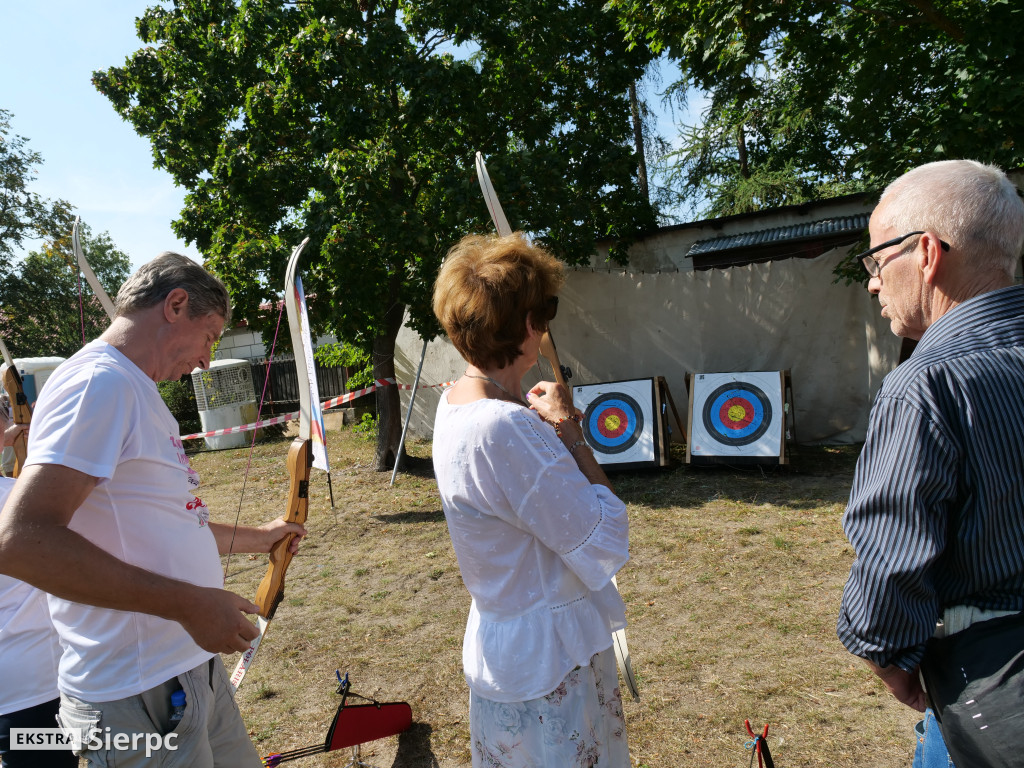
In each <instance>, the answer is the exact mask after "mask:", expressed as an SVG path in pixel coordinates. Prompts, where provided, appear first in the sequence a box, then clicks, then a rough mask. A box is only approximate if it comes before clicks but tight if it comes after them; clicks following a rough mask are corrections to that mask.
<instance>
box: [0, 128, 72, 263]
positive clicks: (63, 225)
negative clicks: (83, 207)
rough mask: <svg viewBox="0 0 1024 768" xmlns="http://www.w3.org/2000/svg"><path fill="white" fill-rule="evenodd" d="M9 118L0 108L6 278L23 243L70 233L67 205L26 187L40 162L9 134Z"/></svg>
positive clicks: (1, 258) (0, 227) (0, 245)
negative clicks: (15, 254) (15, 252)
mask: <svg viewBox="0 0 1024 768" xmlns="http://www.w3.org/2000/svg"><path fill="white" fill-rule="evenodd" d="M12 117H13V115H12V114H11V113H10V112H8V111H7V110H5V109H0V275H7V274H8V273H9V271H10V269H11V262H12V259H13V257H14V251H15V249H18V248H20V247H21V245H22V244H23V243H24V241H25V240H33V239H37V238H40V239H44V240H53V239H56V238H58V237H60V236H61V235H63V234H65V233H66V232H70V231H71V221H72V217H71V206H70V204H68V203H67V202H65V201H64V200H53V201H50V200H47V199H45V198H43V197H40V196H39V194H37V193H36V192H33V191H32V190H31V189H30V188H29V186H30V184H31V182H32V179H33V177H34V176H35V173H36V171H35V169H36V167H37V166H39V165H41V164H42V162H43V159H42V156H41V155H40V154H39V153H38V152H32V151H30V150H29V149H28V147H27V143H28V140H27V139H25V138H24V137H22V136H18V135H17V134H15V133H12V132H11V118H12Z"/></svg>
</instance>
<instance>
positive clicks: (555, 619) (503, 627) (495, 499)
mask: <svg viewBox="0 0 1024 768" xmlns="http://www.w3.org/2000/svg"><path fill="white" fill-rule="evenodd" d="M433 457H434V473H435V474H436V476H437V485H438V490H439V491H440V494H441V505H442V506H443V508H444V514H445V518H446V519H447V521H448V530H449V533H450V534H451V539H452V546H453V547H454V549H455V554H456V556H457V557H458V560H459V570H460V571H461V573H462V580H463V582H464V583H465V584H466V588H467V589H468V590H469V593H470V595H472V597H473V602H472V605H471V606H470V611H469V621H468V623H467V625H466V636H465V640H464V643H463V649H462V664H463V669H464V672H465V675H466V681H467V682H468V683H469V686H470V687H471V688H472V689H473V690H474V691H475V692H477V693H478V694H480V695H481V696H483V697H485V698H487V699H491V700H493V701H500V702H516V701H528V700H530V699H535V698H538V697H539V696H544V695H546V694H548V693H550V692H551V691H553V690H554V689H555V688H556V687H557V686H558V684H559V683H560V682H561V681H562V678H564V677H565V676H566V675H567V674H568V673H569V672H570V671H571V670H572V669H573V668H574V667H576V666H582V665H586V664H587V663H589V661H590V657H591V656H593V655H594V654H595V653H597V652H598V651H602V650H604V649H606V648H608V647H610V646H611V644H612V638H611V633H612V632H614V631H616V630H619V629H622V628H623V627H625V626H626V618H625V608H624V606H623V603H622V598H621V597H619V593H618V591H617V590H616V589H615V586H614V585H613V584H612V583H611V578H612V576H614V575H615V573H616V572H617V571H618V570H619V569H620V568H621V567H622V566H623V565H624V564H625V563H626V561H627V560H628V559H629V551H628V529H629V523H628V519H627V516H626V505H625V504H623V503H622V501H620V500H619V499H618V498H617V497H616V496H615V495H614V494H613V493H612V492H611V491H610V490H608V489H607V488H605V487H604V486H602V485H591V484H590V482H589V481H588V480H587V479H586V478H585V477H584V476H583V474H582V473H581V472H580V470H579V468H578V467H577V466H576V461H575V460H574V459H573V457H572V455H571V454H570V453H569V451H568V450H566V448H565V446H564V445H562V442H561V441H560V440H559V439H558V437H557V436H556V435H555V432H554V430H553V429H552V428H551V426H550V425H548V424H545V423H544V422H543V421H542V420H541V418H540V416H539V415H538V414H537V413H536V412H535V411H531V410H529V409H527V408H524V407H522V406H521V405H516V404H514V403H509V402H504V401H501V400H491V399H484V400H477V401H474V402H472V403H467V404H465V405H451V404H449V403H448V393H447V392H445V393H444V394H443V395H442V396H441V401H440V403H439V404H438V408H437V419H436V421H435V423H434V447H433Z"/></svg>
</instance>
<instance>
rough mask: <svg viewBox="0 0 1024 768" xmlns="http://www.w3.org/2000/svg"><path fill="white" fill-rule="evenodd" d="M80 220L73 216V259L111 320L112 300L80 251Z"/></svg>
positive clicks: (112, 315) (78, 217)
mask: <svg viewBox="0 0 1024 768" xmlns="http://www.w3.org/2000/svg"><path fill="white" fill-rule="evenodd" d="M80 221H81V217H80V216H75V226H74V227H72V229H71V244H72V245H73V246H74V249H75V259H77V260H78V268H79V269H81V270H82V274H83V275H85V281H86V282H87V283H88V284H89V285H90V286H91V287H92V292H93V293H94V294H96V298H97V299H99V300H100V304H102V305H103V309H105V310H106V312H107V316H108V317H110V319H111V320H113V319H114V302H112V301H111V300H110V296H108V295H107V292H106V291H105V290H104V289H103V284H102V283H100V281H99V278H98V277H96V273H95V272H93V271H92V267H90V266H89V262H88V261H86V260H85V254H84V253H82V245H81V243H80V242H79V239H78V223H79V222H80Z"/></svg>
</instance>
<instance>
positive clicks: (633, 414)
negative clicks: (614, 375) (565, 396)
mask: <svg viewBox="0 0 1024 768" xmlns="http://www.w3.org/2000/svg"><path fill="white" fill-rule="evenodd" d="M573 401H574V402H575V404H576V407H577V408H579V409H580V410H581V411H583V422H582V424H581V426H582V427H583V439H584V440H586V441H587V445H589V446H590V447H591V448H592V449H593V451H594V456H595V457H596V458H597V460H598V462H599V463H601V464H633V463H636V462H652V461H654V460H655V447H654V405H653V403H654V381H653V379H637V380H634V381H615V382H609V383H607V384H588V385H585V386H578V387H574V388H573Z"/></svg>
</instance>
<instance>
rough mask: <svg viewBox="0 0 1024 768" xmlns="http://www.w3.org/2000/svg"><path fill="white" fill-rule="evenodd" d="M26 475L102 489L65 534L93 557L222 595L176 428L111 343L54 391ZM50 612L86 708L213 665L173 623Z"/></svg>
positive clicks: (76, 609)
mask: <svg viewBox="0 0 1024 768" xmlns="http://www.w3.org/2000/svg"><path fill="white" fill-rule="evenodd" d="M25 463H26V465H31V464H61V465H63V466H66V467H70V468H72V469H76V470H78V471H79V472H84V473H85V474H87V475H91V476H93V477H96V478H100V480H99V482H98V483H97V485H96V488H95V489H94V490H93V492H92V493H91V494H89V496H88V497H87V498H86V500H85V502H84V503H83V504H82V506H81V507H79V508H78V510H77V511H76V512H75V514H74V517H72V519H71V523H70V525H69V528H70V529H71V530H73V531H75V532H77V533H79V534H81V535H82V536H84V537H85V538H86V539H88V540H89V541H91V542H92V543H93V544H95V545H96V546H98V547H100V548H101V549H103V550H105V551H107V552H109V553H110V554H112V555H113V556H114V557H116V558H118V559H120V560H123V561H124V562H126V563H129V564H131V565H135V566H138V567H140V568H144V569H146V570H148V571H152V572H153V573H157V574H160V575H162V576H167V577H170V578H173V579H178V580H180V581H186V582H190V583H192V584H196V585H200V586H205V587H222V586H223V584H224V577H223V574H222V573H221V569H220V557H219V555H218V553H217V544H216V541H215V540H214V537H213V533H212V532H211V531H210V528H209V526H208V521H209V512H208V510H207V508H206V505H205V504H203V502H202V501H201V500H200V499H199V498H198V497H196V496H195V494H194V491H195V488H196V487H197V485H198V478H197V477H196V474H195V472H194V470H192V469H191V467H190V466H189V461H188V456H186V455H185V451H184V448H183V447H182V444H181V440H180V439H179V431H178V423H177V422H176V421H175V419H174V417H173V416H172V415H171V412H170V411H169V410H168V409H167V406H166V405H165V404H164V402H163V400H162V399H161V397H160V393H159V391H158V390H157V387H156V384H155V383H154V382H153V380H152V379H150V378H149V377H148V376H146V375H145V374H144V373H143V372H142V371H141V370H140V369H139V368H138V367H137V366H136V365H135V364H134V363H132V362H131V361H130V360H129V359H128V358H126V357H125V356H124V355H122V354H121V353H120V352H119V351H118V350H117V349H115V348H114V347H112V346H110V345H109V344H107V343H106V342H103V341H99V340H97V341H94V342H91V343H90V344H88V345H87V346H86V347H84V348H83V349H82V350H81V351H79V352H78V353H77V354H75V355H74V356H73V357H72V358H70V359H69V360H67V361H66V362H65V363H63V364H61V366H60V367H59V368H57V370H56V371H54V373H53V374H52V375H51V376H50V378H49V379H48V380H47V382H46V388H45V389H44V390H43V392H42V396H41V397H40V399H39V402H38V403H37V404H36V409H35V412H34V414H33V418H32V429H31V431H30V432H29V443H28V457H27V459H26V461H25ZM83 578H87V575H85V574H83ZM49 605H50V615H51V618H52V619H53V624H54V626H55V627H56V629H57V632H58V634H59V635H60V641H61V645H62V647H63V655H62V657H61V661H60V679H59V685H60V690H61V691H63V692H65V693H68V694H70V695H72V696H75V697H77V698H80V699H82V700H84V701H96V702H101V701H113V700H116V699H121V698H125V697H127V696H133V695H135V694H138V693H141V692H142V691H145V690H148V689H149V688H152V687H154V686H155V685H158V684H160V683H163V682H165V681H166V680H169V679H170V678H172V677H174V676H175V675H178V674H181V673H182V672H185V671H187V670H189V669H192V668H193V667H195V666H198V665H199V664H201V663H203V662H204V661H207V660H208V659H210V658H211V656H212V655H213V654H211V653H210V652H208V651H204V650H202V649H201V648H200V647H199V646H198V645H196V644H195V642H194V641H193V640H192V638H191V636H189V634H188V633H187V632H186V631H185V630H184V628H183V627H182V626H181V625H180V624H178V623H177V622H174V621H169V620H167V619H162V618H159V617H157V616H151V615H149V614H145V613H132V612H128V611H115V610H110V609H106V608H96V607H94V606H89V605H84V604H81V603H74V602H71V601H69V600H63V599H61V598H58V597H54V596H53V595H50V596H49Z"/></svg>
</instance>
